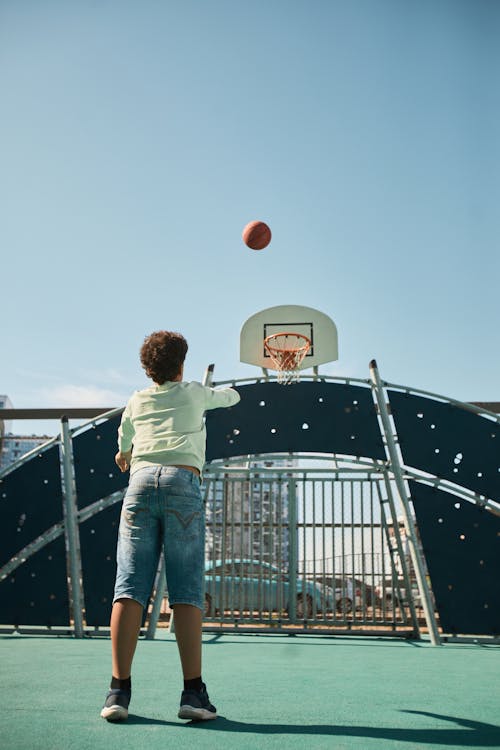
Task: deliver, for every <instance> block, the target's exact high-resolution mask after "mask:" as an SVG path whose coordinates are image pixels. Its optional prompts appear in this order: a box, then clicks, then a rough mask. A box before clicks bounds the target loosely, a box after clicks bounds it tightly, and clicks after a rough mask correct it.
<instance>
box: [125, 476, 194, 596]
mask: <svg viewBox="0 0 500 750" xmlns="http://www.w3.org/2000/svg"><path fill="white" fill-rule="evenodd" d="M162 549H163V551H164V554H165V572H166V576H167V589H168V599H169V604H170V606H174V605H175V604H192V605H193V606H195V607H199V609H201V610H203V584H204V580H203V579H204V565H205V510H204V505H203V500H202V496H201V489H200V479H199V477H198V476H197V475H196V474H195V473H194V472H192V471H189V469H179V468H177V467H175V466H148V467H145V468H142V469H138V470H137V471H136V472H135V473H134V474H133V475H132V476H131V477H130V483H129V486H128V489H127V492H126V494H125V497H124V499H123V506H122V512H121V518H120V529H119V532H118V546H117V553H116V560H117V571H116V583H115V592H114V598H113V602H115V601H116V600H117V599H135V600H136V601H138V602H139V603H140V604H142V606H143V607H146V606H147V604H148V602H149V598H150V596H151V592H152V589H153V585H154V580H155V576H156V572H157V569H158V562H159V558H160V554H161V551H162Z"/></svg>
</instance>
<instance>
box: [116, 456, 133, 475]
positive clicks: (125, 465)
mask: <svg viewBox="0 0 500 750" xmlns="http://www.w3.org/2000/svg"><path fill="white" fill-rule="evenodd" d="M131 458H132V451H126V452H125V453H122V451H118V453H117V454H116V456H115V463H116V465H117V466H118V468H119V469H120V471H121V472H122V474H123V473H125V472H126V471H128V470H129V468H130V460H131Z"/></svg>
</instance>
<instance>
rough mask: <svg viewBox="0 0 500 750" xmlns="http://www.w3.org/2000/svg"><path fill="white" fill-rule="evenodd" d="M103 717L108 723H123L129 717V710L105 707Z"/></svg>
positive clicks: (121, 707) (118, 707)
mask: <svg viewBox="0 0 500 750" xmlns="http://www.w3.org/2000/svg"><path fill="white" fill-rule="evenodd" d="M101 716H102V718H103V719H107V720H108V721H123V720H124V719H126V718H127V717H128V708H123V706H105V707H104V708H103V709H102V711H101Z"/></svg>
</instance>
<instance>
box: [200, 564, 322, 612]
mask: <svg viewBox="0 0 500 750" xmlns="http://www.w3.org/2000/svg"><path fill="white" fill-rule="evenodd" d="M296 586H297V588H296V591H297V599H296V612H297V619H300V620H302V619H306V618H311V617H313V616H314V614H315V613H321V612H325V611H326V610H330V611H331V609H332V607H333V590H332V589H331V588H330V587H328V586H320V585H318V584H317V583H314V582H312V581H304V580H303V579H301V578H297V583H296ZM289 594H290V581H289V578H288V576H287V575H286V574H284V573H281V572H280V570H279V568H277V567H275V566H273V565H271V564H270V563H266V562H261V561H260V560H228V561H226V562H223V561H221V560H217V561H215V562H213V561H210V562H207V563H206V564H205V616H206V617H210V616H212V615H214V614H216V612H219V613H223V612H224V611H228V610H229V611H232V612H234V611H238V612H239V613H240V616H241V615H243V613H244V612H248V613H250V614H251V615H253V614H254V612H259V613H261V612H283V611H284V612H288V613H289V612H290V601H289V598H290V595H289Z"/></svg>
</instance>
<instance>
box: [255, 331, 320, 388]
mask: <svg viewBox="0 0 500 750" xmlns="http://www.w3.org/2000/svg"><path fill="white" fill-rule="evenodd" d="M310 348H311V341H310V339H308V338H307V336H303V335H302V334H301V333H290V332H283V333H273V334H272V336H267V337H266V338H265V339H264V349H265V350H266V352H267V353H268V355H269V356H270V357H271V359H272V361H273V362H274V364H275V365H276V369H277V371H278V383H282V384H283V385H289V384H290V383H297V382H298V380H299V367H300V365H301V364H302V361H303V359H304V357H305V356H306V354H307V352H308V351H309V349H310Z"/></svg>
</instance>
